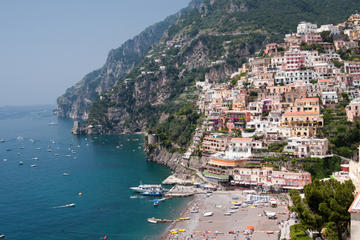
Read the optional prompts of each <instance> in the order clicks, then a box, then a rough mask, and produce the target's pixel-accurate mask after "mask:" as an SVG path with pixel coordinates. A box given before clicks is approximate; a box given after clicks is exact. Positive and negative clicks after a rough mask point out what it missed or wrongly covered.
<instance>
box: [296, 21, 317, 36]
mask: <svg viewBox="0 0 360 240" xmlns="http://www.w3.org/2000/svg"><path fill="white" fill-rule="evenodd" d="M316 30H317V25H316V24H313V23H309V22H300V23H299V25H298V26H297V34H299V35H305V34H308V33H313V32H316Z"/></svg>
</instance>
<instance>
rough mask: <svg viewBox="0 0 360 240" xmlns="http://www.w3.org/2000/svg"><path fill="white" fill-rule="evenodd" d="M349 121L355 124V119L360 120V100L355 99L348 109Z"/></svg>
mask: <svg viewBox="0 0 360 240" xmlns="http://www.w3.org/2000/svg"><path fill="white" fill-rule="evenodd" d="M346 116H347V120H348V121H350V122H353V121H354V119H355V118H360V98H355V99H354V100H352V101H351V103H350V104H349V105H348V106H347V107H346Z"/></svg>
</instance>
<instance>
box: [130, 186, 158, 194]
mask: <svg viewBox="0 0 360 240" xmlns="http://www.w3.org/2000/svg"><path fill="white" fill-rule="evenodd" d="M130 189H131V190H133V191H135V192H138V193H144V192H146V191H162V190H163V189H162V187H161V185H160V184H144V185H142V184H140V185H139V186H137V187H131V188H130Z"/></svg>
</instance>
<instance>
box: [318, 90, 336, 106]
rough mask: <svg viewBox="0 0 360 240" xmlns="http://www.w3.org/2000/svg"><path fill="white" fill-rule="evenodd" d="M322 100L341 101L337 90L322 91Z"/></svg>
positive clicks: (325, 101) (328, 102)
mask: <svg viewBox="0 0 360 240" xmlns="http://www.w3.org/2000/svg"><path fill="white" fill-rule="evenodd" d="M321 100H322V103H323V104H337V103H338V102H339V101H338V95H337V92H336V91H323V92H322V93H321Z"/></svg>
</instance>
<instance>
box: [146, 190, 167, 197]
mask: <svg viewBox="0 0 360 240" xmlns="http://www.w3.org/2000/svg"><path fill="white" fill-rule="evenodd" d="M141 194H142V195H143V196H148V197H161V196H162V192H161V191H156V190H150V191H145V192H143V193H141Z"/></svg>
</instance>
